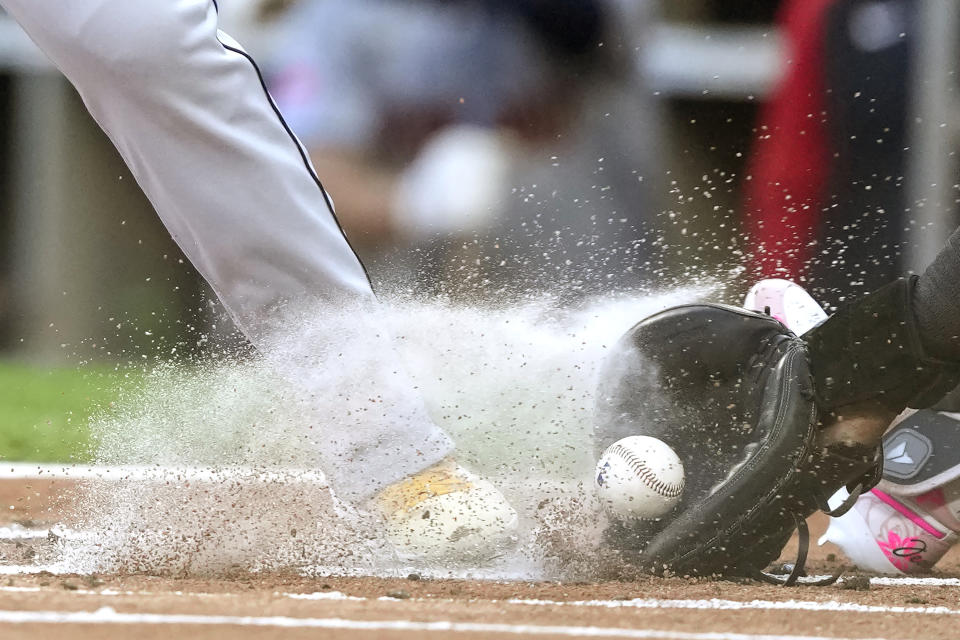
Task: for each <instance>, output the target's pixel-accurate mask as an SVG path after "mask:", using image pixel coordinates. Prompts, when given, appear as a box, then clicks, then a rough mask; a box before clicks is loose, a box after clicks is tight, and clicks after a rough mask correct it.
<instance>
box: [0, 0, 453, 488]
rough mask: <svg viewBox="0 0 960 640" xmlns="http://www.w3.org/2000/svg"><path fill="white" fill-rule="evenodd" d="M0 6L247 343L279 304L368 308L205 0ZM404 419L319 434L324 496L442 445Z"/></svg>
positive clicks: (306, 167) (260, 90) (322, 203)
mask: <svg viewBox="0 0 960 640" xmlns="http://www.w3.org/2000/svg"><path fill="white" fill-rule="evenodd" d="M0 5H2V6H3V7H4V8H5V9H6V10H7V12H8V13H9V14H10V15H11V16H12V17H13V18H14V19H15V20H16V21H17V22H19V23H20V25H21V26H22V27H23V28H24V29H25V30H26V32H27V33H28V34H29V35H30V37H31V38H32V39H33V41H34V42H35V43H36V44H37V45H38V46H39V47H40V48H41V49H42V50H43V51H44V52H45V53H46V54H47V56H48V57H49V58H50V59H51V60H52V61H53V63H54V64H55V65H56V66H57V67H58V68H59V69H60V70H61V71H62V72H63V73H64V75H65V76H66V77H67V78H68V79H69V80H70V82H71V83H72V84H73V85H74V87H76V89H77V91H78V92H79V94H80V96H81V97H82V98H83V101H84V103H85V104H86V106H87V108H88V109H89V111H90V113H91V114H92V115H93V117H94V118H95V119H96V121H97V122H98V123H99V124H100V126H101V127H102V128H103V130H104V131H105V132H106V133H107V135H108V136H109V137H110V139H111V140H112V141H113V143H114V145H116V147H117V149H118V150H119V151H120V154H121V155H122V156H123V158H124V160H125V161H126V163H127V165H128V166H129V167H130V170H131V172H132V173H133V175H134V177H135V178H136V179H137V182H138V183H139V184H140V186H141V188H142V189H143V191H144V192H145V193H146V195H147V197H148V198H149V199H150V202H151V203H152V204H153V206H154V208H155V209H156V211H157V213H158V214H159V215H160V218H161V219H162V220H163V223H164V224H165V225H166V227H167V229H168V230H169V232H170V234H171V236H172V237H173V239H174V240H175V241H176V242H177V244H179V245H180V247H181V248H182V249H183V252H184V253H185V254H186V255H187V257H188V258H189V259H190V260H191V262H192V263H193V264H194V266H196V268H197V270H198V271H199V272H200V273H201V274H202V275H203V276H204V278H206V279H207V281H208V282H209V283H210V285H211V286H212V287H213V289H214V291H216V293H217V295H218V296H219V298H220V299H221V301H222V302H223V304H224V306H225V307H226V309H227V310H228V311H229V312H230V314H231V315H232V316H233V318H234V319H235V320H236V322H237V325H238V326H239V327H240V328H241V330H243V331H244V333H245V334H246V335H247V336H248V337H249V338H250V339H251V340H252V341H253V342H254V344H258V342H260V341H261V340H262V339H263V338H264V337H265V336H266V335H267V333H268V332H269V330H270V327H271V323H272V322H274V321H277V315H278V309H279V308H281V307H283V306H285V305H296V306H299V305H302V304H304V303H306V302H308V301H313V300H317V301H323V302H328V303H344V304H347V305H350V306H354V305H356V304H357V303H360V304H361V305H362V304H363V303H365V302H366V301H369V302H371V303H373V302H374V300H373V292H372V290H371V287H370V283H369V280H368V278H367V275H366V273H365V272H364V269H363V266H362V264H361V263H360V260H359V259H358V258H357V256H356V254H355V253H354V252H353V250H352V248H351V247H350V245H349V243H348V242H347V240H346V238H345V236H344V235H343V232H342V230H341V229H340V225H339V224H338V222H337V220H336V217H335V215H334V212H333V205H332V202H331V201H330V199H329V197H328V196H327V194H326V193H325V192H324V190H323V188H322V186H321V185H320V181H319V180H318V179H317V176H316V174H315V173H314V170H313V167H312V166H311V164H310V161H309V159H308V157H307V154H306V152H305V151H304V149H303V146H302V145H301V144H300V142H299V141H298V140H297V139H296V137H295V136H294V135H293V133H292V132H291V131H290V130H289V128H288V127H287V126H286V124H285V122H284V121H283V119H282V117H281V116H280V113H279V112H278V111H277V109H276V106H275V105H274V103H273V101H272V99H271V98H270V97H269V95H268V94H267V92H266V89H265V87H264V85H263V79H262V77H261V75H260V72H259V70H258V68H257V67H256V64H255V63H254V61H253V59H252V58H251V57H250V56H249V55H248V54H247V53H246V52H244V51H243V49H242V48H241V47H240V46H239V45H238V44H237V43H236V42H235V41H234V40H233V39H231V38H230V37H229V36H227V35H226V34H224V33H223V32H220V31H218V29H217V7H216V4H215V2H214V1H213V0H134V1H131V0H0ZM411 403H415V404H418V405H419V401H416V400H411ZM408 415H410V418H409V419H406V420H402V421H396V420H395V421H392V422H390V423H385V424H384V425H383V426H382V429H380V428H379V425H377V438H376V442H369V441H354V440H355V439H356V438H359V437H360V436H356V438H354V439H352V438H351V436H352V434H351V433H335V434H330V436H331V437H330V439H331V441H333V442H335V443H336V445H335V446H331V447H329V448H325V449H328V450H325V451H324V452H321V455H322V456H324V460H323V462H324V467H325V468H324V472H325V473H326V474H327V475H328V476H329V478H330V480H331V483H332V485H333V487H334V489H335V490H337V492H338V494H340V495H341V496H342V497H344V498H347V499H353V500H361V499H363V498H365V497H367V496H368V495H370V494H371V493H372V492H374V491H376V490H377V489H378V488H379V487H381V486H382V485H384V484H386V483H389V482H392V481H395V480H398V479H400V478H402V477H404V476H406V475H409V474H410V473H413V472H416V471H418V470H420V469H422V468H424V467H426V466H428V465H430V464H432V463H434V462H436V461H438V460H439V459H441V458H442V457H444V456H445V455H448V454H449V453H450V451H451V449H452V443H451V442H450V440H449V438H448V437H447V436H446V435H445V434H444V432H443V431H442V430H440V429H439V428H438V427H437V426H435V425H434V424H433V423H432V421H431V420H430V419H429V418H428V417H427V416H426V413H425V411H424V410H423V408H422V407H418V408H416V409H415V410H413V411H410V412H409V414H408ZM346 431H349V430H346ZM366 440H369V438H367V439H366ZM378 443H389V446H386V445H383V444H378ZM346 461H349V464H346ZM348 467H352V469H351V468H348ZM357 468H363V469H367V470H370V469H376V470H377V473H356V469H357Z"/></svg>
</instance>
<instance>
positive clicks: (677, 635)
mask: <svg viewBox="0 0 960 640" xmlns="http://www.w3.org/2000/svg"><path fill="white" fill-rule="evenodd" d="M2 623H7V624H94V625H97V624H101V625H102V624H127V625H133V624H139V625H197V626H200V625H214V626H241V627H280V628H285V629H297V628H300V629H303V628H306V629H336V630H343V631H408V632H417V633H425V632H434V633H486V634H511V635H556V636H572V637H593V638H642V639H649V640H852V639H846V638H837V637H826V636H796V635H783V634H777V635H766V634H749V633H724V632H706V633H696V632H684V631H664V630H657V629H620V628H616V627H575V626H559V625H557V626H542V625H532V624H496V623H481V622H453V621H449V620H441V621H435V622H415V621H412V620H348V619H344V618H291V617H286V616H269V617H253V616H204V615H183V614H160V613H117V612H116V611H114V610H113V609H111V608H110V607H103V608H101V609H98V610H97V611H91V612H88V611H0V624H2ZM863 640H882V639H880V638H873V639H863Z"/></svg>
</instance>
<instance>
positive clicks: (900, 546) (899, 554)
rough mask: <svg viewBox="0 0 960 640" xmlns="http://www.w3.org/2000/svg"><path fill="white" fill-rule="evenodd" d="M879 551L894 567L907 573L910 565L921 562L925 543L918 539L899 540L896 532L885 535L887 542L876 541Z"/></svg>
mask: <svg viewBox="0 0 960 640" xmlns="http://www.w3.org/2000/svg"><path fill="white" fill-rule="evenodd" d="M877 544H878V545H879V546H880V550H881V551H883V555H885V556H886V557H887V560H889V561H890V564H892V565H893V566H894V567H896V568H897V569H899V570H900V571H903V572H904V573H908V572H909V571H910V569H911V567H910V565H911V563H920V562H923V554H924V552H926V550H927V543H926V542H924V541H923V540H921V539H920V538H915V537H907V538H901V537H900V535H899V534H898V533H897V532H896V531H890V532H888V533H887V540H886V542H884V541H883V540H877Z"/></svg>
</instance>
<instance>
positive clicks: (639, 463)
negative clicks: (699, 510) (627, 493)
mask: <svg viewBox="0 0 960 640" xmlns="http://www.w3.org/2000/svg"><path fill="white" fill-rule="evenodd" d="M610 453H612V454H617V455H619V456H620V457H621V458H622V459H623V461H624V462H626V463H627V466H628V467H630V469H631V470H632V471H633V472H634V473H636V474H637V477H638V478H640V480H642V481H643V484H645V485H647V486H648V487H650V488H651V489H653V491H654V492H656V493H659V494H660V495H662V496H663V497H665V498H676V497H677V496H679V495H680V494H681V493H683V485H684V480H683V479H681V480H680V482H664V481H663V480H661V479H660V478H658V477H657V474H656V473H654V472H653V470H651V469H650V468H649V467H648V466H647V465H646V463H645V462H644V461H643V460H641V459H640V458H638V457H637V456H636V455H634V453H633V452H632V451H630V450H629V449H627V448H626V447H624V446H623V445H622V444H615V445H613V448H612V449H611V450H610Z"/></svg>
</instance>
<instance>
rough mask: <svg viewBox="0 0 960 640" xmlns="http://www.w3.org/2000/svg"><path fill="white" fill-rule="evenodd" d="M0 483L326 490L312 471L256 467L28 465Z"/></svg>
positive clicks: (5, 470)
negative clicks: (278, 485)
mask: <svg viewBox="0 0 960 640" xmlns="http://www.w3.org/2000/svg"><path fill="white" fill-rule="evenodd" d="M0 480H34V481H37V480H82V481H91V480H102V481H107V482H119V481H121V480H123V481H130V480H140V481H163V482H169V481H171V480H176V481H190V482H223V481H225V480H244V481H253V482H263V483H269V482H284V483H288V482H303V483H309V484H317V485H321V486H323V487H326V486H327V480H326V476H324V475H323V473H321V472H320V471H318V470H316V469H293V468H291V469H287V468H282V469H280V468H273V467H270V468H256V467H223V468H211V467H161V466H159V465H157V466H146V465H122V466H114V467H105V466H97V465H56V464H36V463H29V462H12V463H11V462H6V463H2V464H0Z"/></svg>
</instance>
